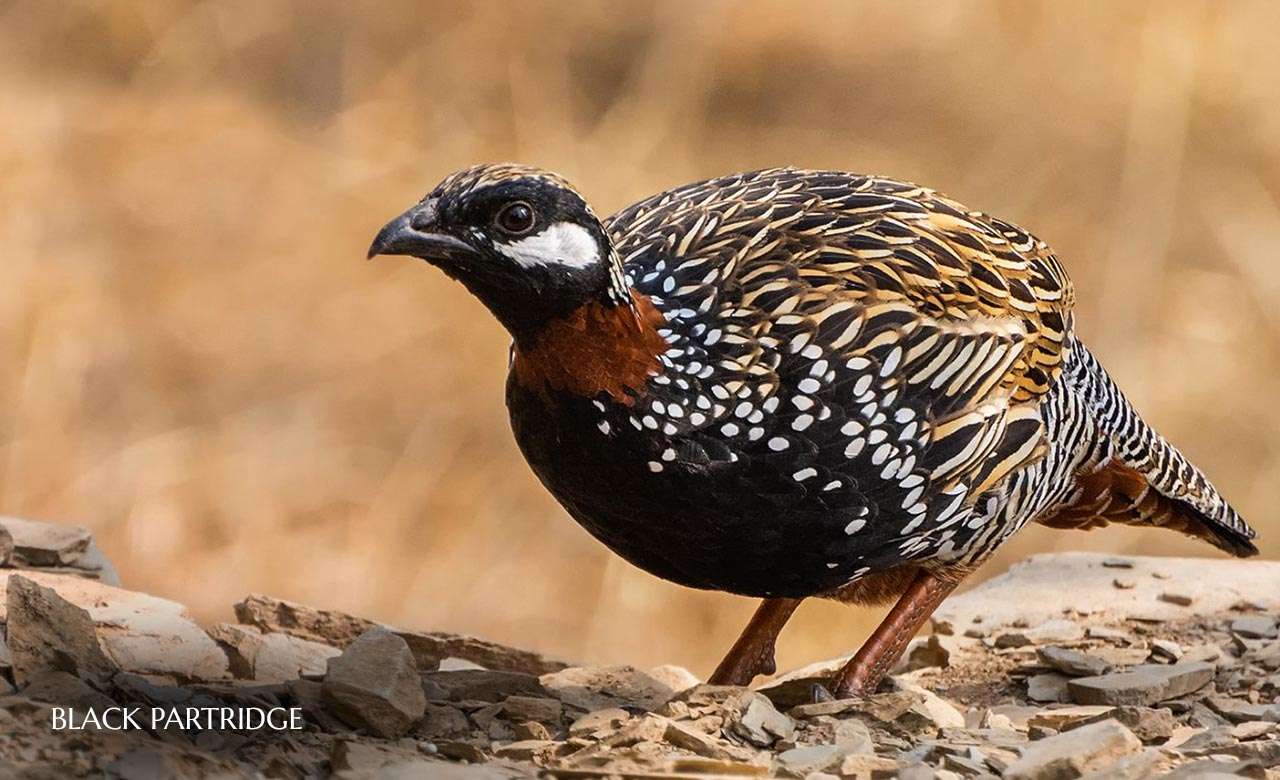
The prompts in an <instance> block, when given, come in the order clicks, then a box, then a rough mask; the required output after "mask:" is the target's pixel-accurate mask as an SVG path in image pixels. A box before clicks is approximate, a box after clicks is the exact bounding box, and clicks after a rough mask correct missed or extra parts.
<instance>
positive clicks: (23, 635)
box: [6, 574, 119, 687]
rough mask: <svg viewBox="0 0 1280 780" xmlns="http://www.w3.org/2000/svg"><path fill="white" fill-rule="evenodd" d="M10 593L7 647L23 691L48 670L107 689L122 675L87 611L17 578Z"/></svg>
mask: <svg viewBox="0 0 1280 780" xmlns="http://www.w3.org/2000/svg"><path fill="white" fill-rule="evenodd" d="M7 590H8V594H7V597H6V612H7V620H8V625H7V630H6V633H7V643H8V645H9V654H10V656H11V663H12V664H13V675H14V679H15V681H16V682H17V683H18V685H19V687H21V686H24V685H26V684H27V683H28V682H29V681H30V680H31V679H33V678H34V677H35V676H36V675H38V674H40V673H41V672H46V671H61V672H68V673H70V674H73V675H75V676H77V677H81V678H83V679H86V680H90V681H92V682H95V683H98V684H100V685H105V684H106V683H107V682H108V681H109V680H110V679H111V678H112V677H113V676H114V675H115V673H116V672H117V671H119V668H118V667H117V666H116V664H115V662H114V661H113V660H112V659H110V658H108V657H107V654H106V653H105V652H103V649H102V645H101V644H100V643H99V641H98V634H97V630H96V628H95V627H94V623H93V618H92V617H90V616H89V613H88V611H86V610H84V609H81V608H80V607H77V606H76V605H75V604H72V603H71V602H69V601H67V600H66V599H64V598H62V597H61V596H59V595H58V593H57V591H55V590H54V589H53V588H46V587H44V586H43V585H40V584H37V583H36V582H33V581H32V580H29V579H27V578H26V577H23V576H21V575H18V574H12V575H10V576H9V580H8V587H7Z"/></svg>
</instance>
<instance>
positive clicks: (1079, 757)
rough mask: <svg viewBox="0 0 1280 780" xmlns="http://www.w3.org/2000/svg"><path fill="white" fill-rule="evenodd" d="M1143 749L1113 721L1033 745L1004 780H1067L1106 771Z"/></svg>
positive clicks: (1015, 763) (1012, 767)
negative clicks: (1125, 757)
mask: <svg viewBox="0 0 1280 780" xmlns="http://www.w3.org/2000/svg"><path fill="white" fill-rule="evenodd" d="M1141 749H1142V743H1141V742H1139V741H1138V738H1137V737H1135V736H1134V735H1133V733H1132V732H1131V731H1129V729H1127V728H1125V727H1124V726H1123V725H1121V724H1120V723H1118V722H1116V721H1114V720H1107V721H1103V722H1101V723H1094V724H1091V725H1088V726H1082V727H1081V728H1078V729H1074V730H1072V731H1068V732H1065V733H1063V734H1058V735H1057V736H1052V737H1046V738H1044V739H1042V740H1039V741H1038V742H1033V743H1031V744H1029V745H1027V747H1026V748H1025V749H1024V750H1023V752H1022V756H1021V757H1019V758H1018V760H1017V761H1014V762H1013V763H1012V764H1010V765H1009V766H1008V768H1007V769H1005V773H1004V777H1005V778H1006V780H1066V779H1068V778H1075V777H1080V776H1081V775H1084V774H1086V773H1088V772H1097V771H1100V770H1105V769H1106V768H1107V767H1109V766H1111V765H1114V764H1115V763H1116V762H1117V761H1119V760H1120V759H1121V758H1123V757H1124V756H1127V755H1129V754H1131V753H1136V752H1137V751H1139V750H1141Z"/></svg>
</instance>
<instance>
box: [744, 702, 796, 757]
mask: <svg viewBox="0 0 1280 780" xmlns="http://www.w3.org/2000/svg"><path fill="white" fill-rule="evenodd" d="M730 711H731V712H736V713H740V714H737V715H731V716H730V718H731V719H730V721H729V724H728V727H727V728H728V731H731V732H732V733H734V734H737V735H738V736H740V737H742V738H743V739H745V740H747V741H748V742H750V743H751V744H753V745H756V746H757V747H769V746H770V745H772V744H773V743H774V742H776V741H778V740H779V739H791V737H792V736H794V735H795V731H796V726H795V723H794V722H793V721H792V720H791V718H788V717H787V716H786V715H783V714H782V713H780V712H778V711H777V710H776V709H774V707H773V702H771V701H769V699H768V698H766V697H765V696H763V695H761V694H759V693H755V692H754V691H748V692H746V693H743V694H741V695H740V696H738V697H735V698H734V700H733V701H732V706H731V707H730Z"/></svg>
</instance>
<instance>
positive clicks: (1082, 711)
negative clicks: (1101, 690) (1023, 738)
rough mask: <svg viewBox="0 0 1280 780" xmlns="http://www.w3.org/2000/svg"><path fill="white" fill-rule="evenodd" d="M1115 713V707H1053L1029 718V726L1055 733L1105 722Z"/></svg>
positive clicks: (1027, 722) (1027, 723)
mask: <svg viewBox="0 0 1280 780" xmlns="http://www.w3.org/2000/svg"><path fill="white" fill-rule="evenodd" d="M1114 711H1115V707H1108V706H1105V705H1091V706H1080V707H1053V708H1051V709H1044V710H1040V711H1038V712H1036V713H1035V714H1034V715H1032V716H1031V717H1030V718H1027V721H1026V725H1027V726H1038V727H1040V728H1050V729H1053V730H1054V731H1065V730H1066V729H1069V728H1072V727H1073V726H1076V725H1084V724H1086V723H1089V722H1093V721H1095V720H1098V719H1102V720H1105V719H1107V718H1109V717H1110V716H1111V713H1112V712H1114Z"/></svg>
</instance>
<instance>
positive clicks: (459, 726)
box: [414, 702, 471, 740]
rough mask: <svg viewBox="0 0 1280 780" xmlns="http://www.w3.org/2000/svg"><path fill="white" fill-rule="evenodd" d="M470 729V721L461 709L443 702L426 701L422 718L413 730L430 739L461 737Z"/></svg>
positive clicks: (418, 734)
mask: <svg viewBox="0 0 1280 780" xmlns="http://www.w3.org/2000/svg"><path fill="white" fill-rule="evenodd" d="M470 731H471V722H470V721H468V720H467V716H466V715H465V714H464V713H463V712H462V710H459V709H458V708H456V707H450V706H448V705H445V704H433V703H431V702H427V707H426V710H425V711H424V712H423V714H422V720H421V721H420V722H419V724H418V726H417V728H416V729H415V730H414V734H416V735H417V736H419V737H421V738H423V739H430V740H440V739H461V738H462V737H465V736H467V734H468V732H470Z"/></svg>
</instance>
